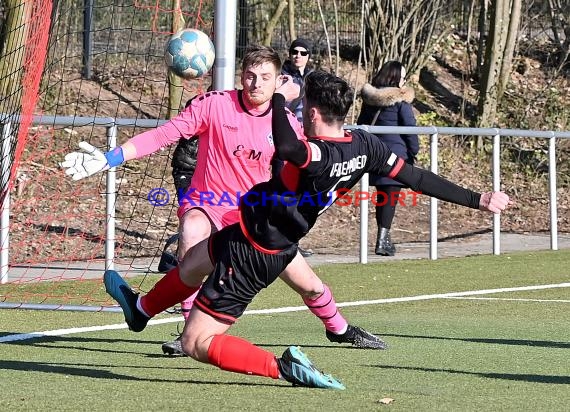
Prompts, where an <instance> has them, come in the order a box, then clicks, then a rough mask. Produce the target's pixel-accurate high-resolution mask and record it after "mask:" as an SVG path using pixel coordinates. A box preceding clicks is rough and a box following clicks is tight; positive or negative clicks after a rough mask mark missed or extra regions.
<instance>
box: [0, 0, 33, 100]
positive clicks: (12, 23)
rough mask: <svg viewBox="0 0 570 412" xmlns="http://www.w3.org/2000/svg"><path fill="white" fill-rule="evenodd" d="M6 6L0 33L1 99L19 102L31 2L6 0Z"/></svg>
mask: <svg viewBox="0 0 570 412" xmlns="http://www.w3.org/2000/svg"><path fill="white" fill-rule="evenodd" d="M4 7H5V12H6V21H5V23H4V25H3V27H2V35H0V40H1V42H0V47H2V50H1V51H0V99H2V100H6V99H10V100H11V101H12V102H18V104H19V101H20V92H21V77H22V74H23V69H24V68H23V64H24V54H25V51H26V39H27V38H28V30H29V25H28V20H29V17H30V11H31V3H30V2H29V1H25V0H6V2H5V5H4Z"/></svg>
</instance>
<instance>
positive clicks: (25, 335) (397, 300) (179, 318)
mask: <svg viewBox="0 0 570 412" xmlns="http://www.w3.org/2000/svg"><path fill="white" fill-rule="evenodd" d="M568 287H570V283H556V284H551V285H535V286H520V287H512V288H499V289H483V290H470V291H465V292H449V293H436V294H433V295H418V296H407V297H401V298H388V299H375V300H360V301H356V302H343V303H337V306H338V307H349V306H363V305H379V304H385V303H400V302H413V301H419V300H433V299H448V298H456V297H466V296H476V295H488V294H492V293H504V292H520V291H525V290H542V289H555V288H568ZM302 310H307V307H306V306H291V307H283V308H274V309H257V310H246V311H245V313H244V314H245V315H258V314H271V313H285V312H299V311H302ZM182 320H183V317H182V316H176V317H173V318H167V319H153V320H151V321H149V322H148V324H149V325H160V324H164V323H172V322H180V321H182ZM126 328H127V324H126V323H118V324H114V325H103V326H89V327H83V328H70V329H57V330H48V331H45V332H31V333H21V334H16V335H7V336H3V337H0V343H3V342H14V341H21V340H27V339H34V338H41V337H45V336H63V335H72V334H76V333H84V332H97V331H102V330H112V329H126Z"/></svg>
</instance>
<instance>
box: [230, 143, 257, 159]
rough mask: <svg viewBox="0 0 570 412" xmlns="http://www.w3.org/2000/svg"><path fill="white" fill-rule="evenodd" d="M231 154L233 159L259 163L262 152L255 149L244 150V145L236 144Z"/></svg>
mask: <svg viewBox="0 0 570 412" xmlns="http://www.w3.org/2000/svg"><path fill="white" fill-rule="evenodd" d="M232 154H233V155H234V156H235V157H247V158H248V159H250V160H257V161H259V160H260V159H261V155H262V154H263V152H261V151H259V152H257V151H256V150H255V149H246V148H245V146H244V145H242V144H238V145H237V146H236V148H235V150H234V151H233V152H232Z"/></svg>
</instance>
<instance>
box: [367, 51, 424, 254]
mask: <svg viewBox="0 0 570 412" xmlns="http://www.w3.org/2000/svg"><path fill="white" fill-rule="evenodd" d="M405 83H406V69H405V68H404V66H403V65H402V63H400V62H398V61H389V62H387V63H385V64H384V65H383V66H382V67H381V68H380V71H379V72H378V73H377V74H376V75H375V76H374V77H373V78H372V81H371V82H370V84H369V83H367V84H365V85H364V86H363V87H362V91H361V97H362V102H363V105H362V109H361V111H360V115H359V116H358V120H357V124H366V125H372V126H415V125H416V118H415V116H414V112H413V111H412V105H411V103H412V101H413V100H414V97H415V93H414V90H413V89H412V88H410V87H406V86H405ZM377 136H378V138H379V139H381V140H382V141H383V142H384V143H385V144H386V145H387V146H388V147H389V148H390V149H391V150H392V151H393V152H394V153H395V154H396V155H398V156H399V157H401V158H402V159H405V160H406V161H407V162H408V163H410V164H413V162H414V159H415V157H416V155H417V153H418V150H419V141H418V135H416V134H378V135H377ZM370 184H371V185H373V186H375V187H376V190H377V191H378V195H377V199H376V202H375V203H376V223H377V225H378V235H377V237H376V247H375V250H374V252H375V253H376V254H377V255H382V256H394V254H395V253H396V247H395V246H394V244H393V243H392V239H391V237H390V228H391V227H392V220H393V219H394V214H395V212H396V204H397V203H398V199H399V196H400V190H401V189H402V184H401V183H399V182H396V181H395V180H392V179H390V178H388V177H381V176H377V175H370Z"/></svg>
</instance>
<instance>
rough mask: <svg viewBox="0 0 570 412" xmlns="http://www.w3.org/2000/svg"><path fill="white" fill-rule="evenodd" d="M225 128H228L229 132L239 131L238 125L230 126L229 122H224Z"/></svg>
mask: <svg viewBox="0 0 570 412" xmlns="http://www.w3.org/2000/svg"><path fill="white" fill-rule="evenodd" d="M222 127H223V128H224V129H228V131H229V132H237V131H238V128H237V127H236V126H230V125H229V124H223V125H222Z"/></svg>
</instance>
